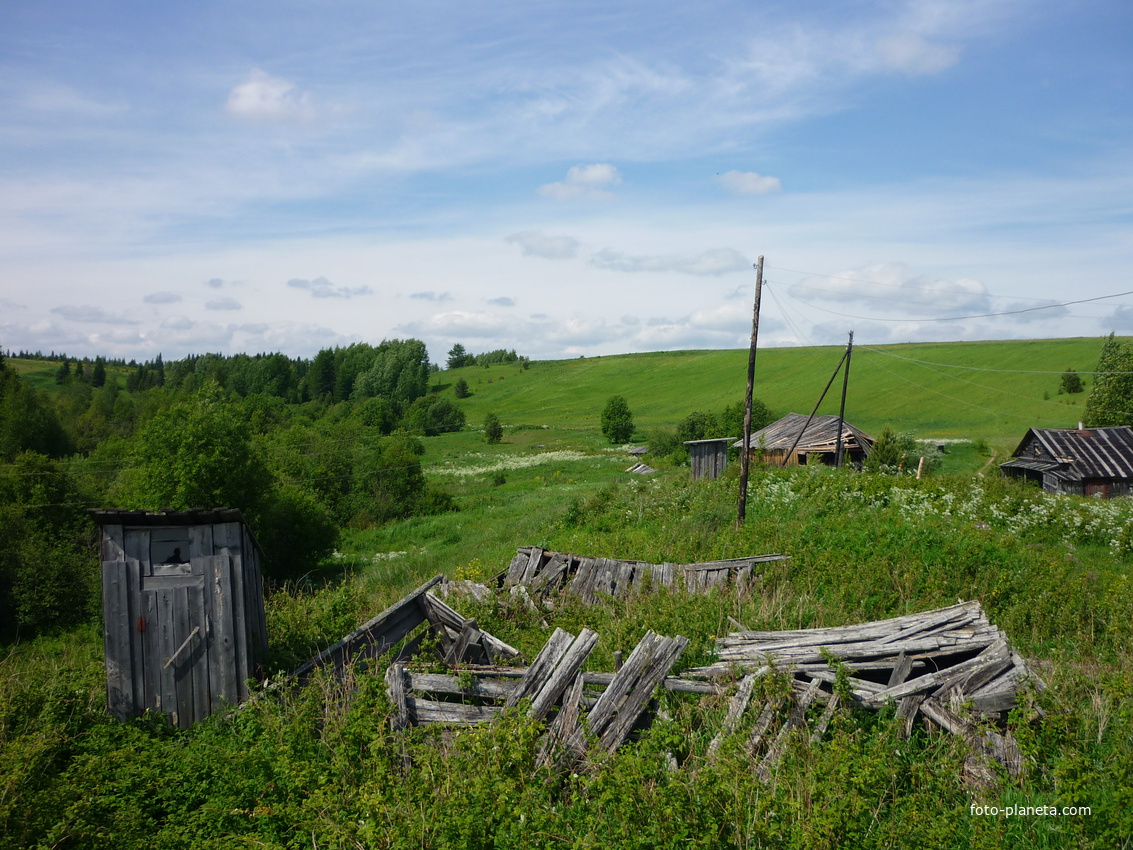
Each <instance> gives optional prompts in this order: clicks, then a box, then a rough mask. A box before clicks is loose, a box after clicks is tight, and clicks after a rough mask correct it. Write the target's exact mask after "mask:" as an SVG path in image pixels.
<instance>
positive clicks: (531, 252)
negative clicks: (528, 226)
mask: <svg viewBox="0 0 1133 850" xmlns="http://www.w3.org/2000/svg"><path fill="white" fill-rule="evenodd" d="M504 241H505V242H509V243H511V244H512V245H518V246H519V250H520V251H521V252H522V253H523V256H525V257H543V258H544V259H548V260H569V259H571V258H572V257H575V256H577V255H578V248H579V243H578V240H577V239H575V238H574V237H573V236H551V235H549V234H546V233H543V232H541V231H538V230H525V231H523V232H522V233H513V234H512V235H511V236H509V237H507V238H506V239H505V240H504Z"/></svg>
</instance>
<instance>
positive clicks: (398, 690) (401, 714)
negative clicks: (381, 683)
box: [385, 664, 412, 732]
mask: <svg viewBox="0 0 1133 850" xmlns="http://www.w3.org/2000/svg"><path fill="white" fill-rule="evenodd" d="M405 678H406V676H405V668H404V667H403V666H401V665H400V664H391V665H389V667H387V668H386V676H385V679H386V692H387V693H388V694H389V701H390V702H391V703H393V707H394V714H393V717H391V718H390V727H391V728H392V729H393V731H394V732H397V731H400V730H401V729H404V728H405V727H406V726H408V725H409V724H410V723H411V722H412V718H411V717H410V709H409V696H408V689H407V688H406V683H405Z"/></svg>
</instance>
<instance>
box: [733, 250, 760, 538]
mask: <svg viewBox="0 0 1133 850" xmlns="http://www.w3.org/2000/svg"><path fill="white" fill-rule="evenodd" d="M762 294H763V255H762V254H760V255H759V262H758V263H756V264H755V311H754V313H753V315H752V319H751V348H750V349H749V350H748V355H747V393H746V394H745V395H744V435H743V442H742V443H741V444H740V499H739V504H738V506H737V508H736V528H740V527H741V526H742V525H743V524H744V520H745V519H747V476H748V470H749V467H750V466H751V445H750V443H751V399H752V396H753V394H754V392H755V350H756V345H757V343H758V341H759V298H760V296H761V295H762Z"/></svg>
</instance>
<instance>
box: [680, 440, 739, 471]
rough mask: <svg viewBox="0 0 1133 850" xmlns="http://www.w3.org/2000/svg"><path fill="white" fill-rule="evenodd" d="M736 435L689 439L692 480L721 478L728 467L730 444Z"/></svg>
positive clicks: (686, 443)
mask: <svg viewBox="0 0 1133 850" xmlns="http://www.w3.org/2000/svg"><path fill="white" fill-rule="evenodd" d="M734 439H736V438H735V437H719V438H717V439H714V440H688V441H686V442H685V445H686V446H688V455H689V465H690V466H691V467H692V480H693V481H699V480H700V479H701V478H708V479H712V478H719V477H720V476H721V475H723V473H724V470H725V469H727V468H728V444H729V443H730V442H732V440H734Z"/></svg>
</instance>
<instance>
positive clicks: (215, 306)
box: [205, 298, 244, 310]
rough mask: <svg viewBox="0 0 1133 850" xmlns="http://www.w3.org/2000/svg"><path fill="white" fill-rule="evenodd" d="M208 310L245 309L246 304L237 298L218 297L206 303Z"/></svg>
mask: <svg viewBox="0 0 1133 850" xmlns="http://www.w3.org/2000/svg"><path fill="white" fill-rule="evenodd" d="M205 309H206V310H243V309H244V305H243V304H241V303H240V302H239V301H237V300H236V299H235V298H218V299H217V300H216V301H209V302H208V303H206V304H205Z"/></svg>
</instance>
